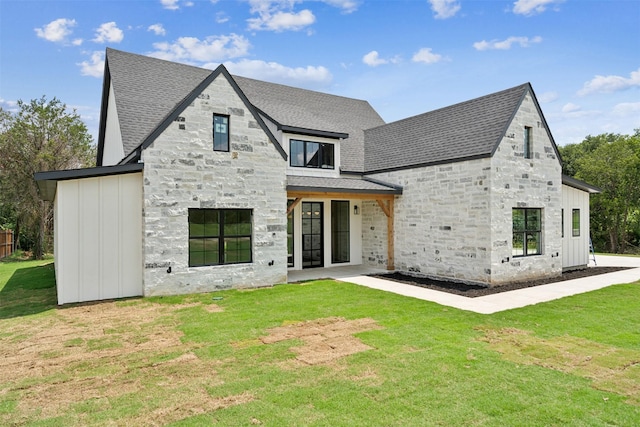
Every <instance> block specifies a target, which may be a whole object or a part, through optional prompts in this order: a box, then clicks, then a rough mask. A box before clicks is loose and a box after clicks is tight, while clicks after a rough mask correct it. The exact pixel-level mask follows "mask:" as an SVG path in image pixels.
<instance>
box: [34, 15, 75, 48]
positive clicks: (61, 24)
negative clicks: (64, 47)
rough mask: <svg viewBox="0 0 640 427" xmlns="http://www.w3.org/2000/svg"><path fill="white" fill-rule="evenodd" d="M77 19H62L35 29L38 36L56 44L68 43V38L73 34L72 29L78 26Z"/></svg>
mask: <svg viewBox="0 0 640 427" xmlns="http://www.w3.org/2000/svg"><path fill="white" fill-rule="evenodd" d="M76 24H77V23H76V20H75V19H66V18H60V19H56V20H55V21H51V22H49V23H48V24H47V25H45V26H43V27H42V28H34V31H35V32H36V34H37V36H38V37H40V38H41V39H45V40H47V41H50V42H54V43H67V36H69V35H71V33H72V32H73V31H72V30H71V28H73V27H75V26H76Z"/></svg>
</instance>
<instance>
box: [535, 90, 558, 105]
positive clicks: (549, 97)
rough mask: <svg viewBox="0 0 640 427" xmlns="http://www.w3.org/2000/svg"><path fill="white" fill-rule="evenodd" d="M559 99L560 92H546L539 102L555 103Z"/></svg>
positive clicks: (541, 95) (539, 97) (540, 96)
mask: <svg viewBox="0 0 640 427" xmlns="http://www.w3.org/2000/svg"><path fill="white" fill-rule="evenodd" d="M557 99H558V92H545V93H542V94H540V95H539V96H538V101H540V102H543V103H549V102H553V101H555V100H557Z"/></svg>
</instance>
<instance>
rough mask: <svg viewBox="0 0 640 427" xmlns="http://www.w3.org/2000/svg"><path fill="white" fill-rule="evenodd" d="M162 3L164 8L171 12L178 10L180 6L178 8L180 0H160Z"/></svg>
mask: <svg viewBox="0 0 640 427" xmlns="http://www.w3.org/2000/svg"><path fill="white" fill-rule="evenodd" d="M160 3H162V7H164V8H165V9H169V10H178V9H180V6H178V0H160Z"/></svg>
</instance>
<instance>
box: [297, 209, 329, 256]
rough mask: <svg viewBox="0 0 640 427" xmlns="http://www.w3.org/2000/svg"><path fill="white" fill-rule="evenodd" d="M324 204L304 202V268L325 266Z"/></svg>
mask: <svg viewBox="0 0 640 427" xmlns="http://www.w3.org/2000/svg"><path fill="white" fill-rule="evenodd" d="M323 209H324V206H323V203H322V202H302V268H312V267H322V266H323V265H324V260H323V253H324V248H323V244H322V240H323V230H322V223H323V218H322V212H323Z"/></svg>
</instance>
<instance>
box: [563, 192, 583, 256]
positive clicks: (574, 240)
mask: <svg viewBox="0 0 640 427" xmlns="http://www.w3.org/2000/svg"><path fill="white" fill-rule="evenodd" d="M562 208H563V209H564V238H563V239H562V268H563V269H571V268H576V267H582V266H586V265H587V264H589V193H587V192H585V191H581V190H578V189H575V188H573V187H569V186H567V185H563V186H562ZM574 209H580V236H576V237H574V236H573V235H572V212H573V210H574Z"/></svg>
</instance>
